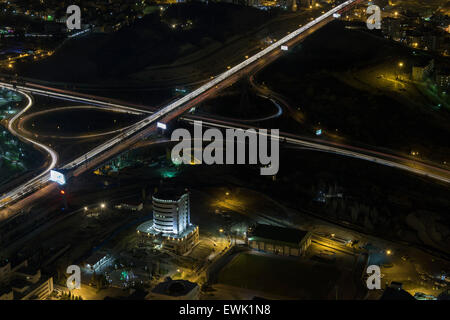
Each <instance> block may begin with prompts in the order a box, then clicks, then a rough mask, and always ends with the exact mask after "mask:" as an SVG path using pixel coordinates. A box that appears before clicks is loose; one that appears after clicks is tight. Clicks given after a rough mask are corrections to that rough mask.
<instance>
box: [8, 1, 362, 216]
mask: <svg viewBox="0 0 450 320" xmlns="http://www.w3.org/2000/svg"><path fill="white" fill-rule="evenodd" d="M358 2H360V0H348V1H345V2H343V3H342V4H340V5H338V6H336V7H334V8H333V9H331V10H329V11H328V12H326V13H324V14H323V15H321V16H319V17H318V18H316V19H314V20H312V21H310V22H309V23H307V24H306V25H304V26H302V27H300V28H299V29H297V30H295V31H293V32H291V33H290V34H288V35H287V36H285V37H283V38H282V39H280V40H278V41H277V42H275V43H273V44H272V45H270V46H268V47H267V48H265V49H263V50H261V51H260V52H258V53H257V54H255V55H253V56H252V57H249V58H248V59H246V60H245V61H243V62H241V63H239V64H238V65H236V66H234V67H233V68H231V69H229V70H227V71H225V72H224V73H222V74H220V75H219V76H217V77H215V78H214V79H213V80H211V81H209V82H207V83H206V84H204V85H202V86H200V87H199V88H198V89H196V90H194V91H192V92H191V93H189V94H187V95H185V96H184V97H182V98H180V99H178V100H176V101H175V102H173V103H170V104H169V105H167V106H166V107H164V108H162V109H160V110H158V111H156V112H154V113H153V114H151V115H150V116H148V117H146V118H145V119H143V120H141V121H139V122H137V123H136V124H135V125H133V126H132V127H131V128H129V129H128V130H126V131H124V132H123V133H121V134H120V135H118V136H116V137H114V138H112V139H111V140H109V141H106V142H105V143H102V144H101V145H99V146H97V147H96V148H94V149H93V150H91V151H89V152H87V153H86V154H84V155H82V156H80V157H78V158H77V159H75V160H73V161H71V162H70V163H68V164H66V165H64V166H62V167H61V168H62V169H65V170H72V169H75V168H76V167H78V166H80V165H82V164H83V163H85V162H86V161H89V160H92V159H93V158H95V157H96V156H98V155H100V154H102V153H103V152H104V151H106V150H109V149H110V148H112V147H113V146H116V145H117V144H119V143H121V142H123V141H125V140H126V139H127V138H129V137H130V136H132V135H134V134H135V133H137V132H138V131H140V130H142V129H143V128H145V127H147V126H149V125H153V124H155V123H156V122H157V121H158V120H160V119H162V118H163V117H165V116H167V115H169V114H170V113H171V112H174V111H176V110H177V109H179V108H180V107H182V106H183V105H185V104H187V103H189V102H190V101H191V100H193V99H195V98H197V97H199V96H200V95H202V94H203V93H205V92H206V91H208V90H210V89H211V88H214V87H215V86H216V85H218V84H220V83H221V82H223V81H225V80H226V79H228V78H230V77H231V76H233V75H235V74H236V73H238V72H240V71H241V70H243V69H244V68H246V67H247V66H249V65H250V64H252V63H254V62H256V61H257V60H258V59H260V58H262V57H264V56H266V55H267V54H269V53H272V52H273V51H275V50H281V46H282V45H284V44H286V43H288V42H289V41H291V40H292V39H294V38H295V37H297V36H299V35H301V34H302V33H304V32H305V31H307V30H309V29H310V28H312V27H314V26H315V25H317V24H318V23H320V22H322V21H324V20H325V19H328V18H330V17H332V16H333V15H334V14H335V13H339V12H341V11H343V10H344V9H346V8H348V7H349V6H351V5H354V4H356V3H358ZM0 86H2V87H5V88H9V89H16V90H19V91H21V92H23V93H26V92H31V93H36V94H42V95H48V96H57V97H59V98H61V99H74V98H76V99H77V101H83V102H85V103H91V104H98V105H109V106H110V107H117V108H120V109H122V110H123V109H128V110H130V112H133V111H134V112H142V110H139V109H135V108H130V107H128V106H121V105H117V104H114V103H108V102H104V101H98V100H94V99H89V98H80V97H74V96H72V95H67V94H64V93H55V92H54V91H53V92H52V91H51V90H48V91H47V90H42V89H36V88H31V87H28V86H23V85H17V84H15V85H13V84H10V83H5V82H0ZM35 144H36V142H35ZM47 151H48V150H47ZM49 170H50V169H48V170H46V172H44V173H42V174H41V175H39V176H37V177H35V178H34V179H32V180H31V181H29V182H27V183H25V184H24V185H22V186H20V187H18V188H16V189H14V190H12V191H11V192H8V193H7V194H5V195H2V196H1V198H0V208H2V207H4V206H6V205H8V204H9V203H11V202H13V201H15V200H17V199H18V198H20V197H23V196H24V195H26V194H29V193H30V192H32V191H34V190H37V189H39V188H40V187H42V186H43V185H44V184H45V183H47V182H48V179H49V173H48V171H49Z"/></svg>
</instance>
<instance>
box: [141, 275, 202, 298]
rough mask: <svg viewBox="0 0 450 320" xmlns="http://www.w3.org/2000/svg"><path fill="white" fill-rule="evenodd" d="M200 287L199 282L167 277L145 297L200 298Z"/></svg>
mask: <svg viewBox="0 0 450 320" xmlns="http://www.w3.org/2000/svg"><path fill="white" fill-rule="evenodd" d="M199 293H200V288H199V286H198V284H197V283H195V282H190V281H187V280H172V279H171V278H167V279H166V280H165V281H164V282H160V283H159V284H158V285H156V287H154V288H153V290H152V291H150V293H149V294H148V295H147V296H146V297H145V299H146V300H198V299H199Z"/></svg>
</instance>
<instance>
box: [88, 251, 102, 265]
mask: <svg viewBox="0 0 450 320" xmlns="http://www.w3.org/2000/svg"><path fill="white" fill-rule="evenodd" d="M105 256H106V254H104V253H102V252H98V251H97V252H94V253H93V254H92V255H91V256H90V257H89V258H87V259H86V263H87V264H89V265H91V266H93V265H95V264H96V263H97V262H99V261H100V260H101V259H102V258H103V257H105Z"/></svg>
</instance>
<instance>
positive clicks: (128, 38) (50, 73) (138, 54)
mask: <svg viewBox="0 0 450 320" xmlns="http://www.w3.org/2000/svg"><path fill="white" fill-rule="evenodd" d="M269 17H270V13H268V12H264V11H261V10H257V9H254V8H249V7H242V6H238V5H234V4H225V3H211V4H209V5H205V4H201V3H186V4H178V5H176V6H171V7H169V8H168V9H167V10H166V11H165V12H164V14H163V15H162V16H161V17H160V15H159V13H152V14H149V15H146V16H144V17H143V18H142V19H140V20H138V21H136V22H135V23H134V24H133V25H132V26H129V27H124V28H123V29H121V30H119V31H118V32H115V33H111V34H91V35H89V36H86V37H83V38H79V39H76V40H70V41H67V42H66V43H65V44H64V45H63V46H62V47H61V49H60V50H58V51H57V52H56V53H55V54H54V55H53V56H52V57H50V58H49V59H47V60H45V61H42V62H38V63H34V64H31V65H28V66H23V67H22V70H21V73H22V74H24V76H29V77H36V78H40V79H43V80H51V81H67V82H98V81H101V80H104V79H108V78H123V77H126V76H127V75H130V74H132V73H135V72H137V71H140V70H142V69H143V68H146V67H151V66H158V65H165V64H170V63H172V62H174V61H175V60H176V59H178V58H180V57H183V56H186V55H188V54H190V53H193V52H196V51H197V50H201V49H202V48H203V47H205V46H206V45H208V44H209V43H211V42H220V43H223V42H225V41H226V40H227V39H229V38H230V37H233V36H238V35H240V34H244V33H246V32H248V31H249V30H251V29H253V28H256V27H258V26H260V25H261V24H263V23H264V22H266V21H268V19H269ZM188 20H190V21H192V28H190V29H188V28H186V29H182V28H176V29H173V28H172V27H171V22H173V21H176V22H177V23H178V24H179V25H181V24H183V23H186V22H187V21H188Z"/></svg>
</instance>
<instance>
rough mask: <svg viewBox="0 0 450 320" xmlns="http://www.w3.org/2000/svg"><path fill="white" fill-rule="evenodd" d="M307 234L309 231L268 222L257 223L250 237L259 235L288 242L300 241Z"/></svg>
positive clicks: (259, 236)
mask: <svg viewBox="0 0 450 320" xmlns="http://www.w3.org/2000/svg"><path fill="white" fill-rule="evenodd" d="M307 234H308V232H307V231H302V230H298V229H293V228H283V227H276V226H271V225H268V224H257V225H256V226H255V227H253V229H252V230H251V231H250V232H249V235H248V237H249V238H252V237H258V238H264V239H270V240H274V241H282V242H287V243H300V242H301V241H302V239H303V238H304V237H305V236H306V235H307Z"/></svg>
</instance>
